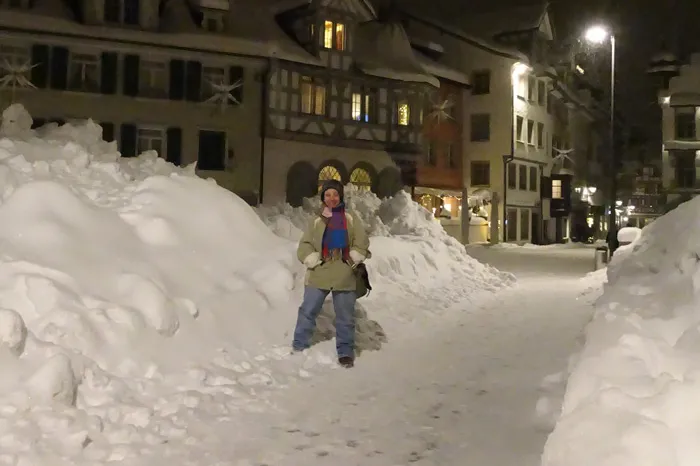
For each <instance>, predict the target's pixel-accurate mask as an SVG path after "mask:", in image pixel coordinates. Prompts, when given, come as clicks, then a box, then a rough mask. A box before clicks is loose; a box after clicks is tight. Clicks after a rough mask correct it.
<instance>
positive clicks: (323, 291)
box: [292, 180, 370, 368]
mask: <svg viewBox="0 0 700 466" xmlns="http://www.w3.org/2000/svg"><path fill="white" fill-rule="evenodd" d="M321 201H322V204H321V212H320V214H319V216H318V217H316V218H314V219H313V220H312V221H311V223H310V224H309V226H308V228H307V229H306V232H304V236H303V237H302V238H301V240H300V241H299V247H298V249H297V257H298V258H299V260H300V261H301V262H303V264H304V265H305V266H306V268H307V271H306V278H305V280H304V285H305V288H304V300H303V302H302V303H301V306H300V307H299V315H298V317H297V325H296V329H295V330H294V341H293V343H292V348H293V351H304V350H305V349H307V348H309V346H310V340H311V337H312V334H313V331H314V329H315V328H316V318H317V317H318V315H319V314H320V313H321V308H322V307H323V302H324V300H325V299H326V296H328V294H329V293H332V294H333V309H334V310H335V334H336V336H335V339H336V349H337V351H338V363H339V364H340V365H341V366H343V367H347V368H350V367H353V366H354V363H355V299H356V297H357V296H356V290H357V282H356V278H355V274H354V273H353V267H354V266H355V265H358V264H360V263H362V262H363V261H364V260H365V259H367V258H369V257H370V252H369V238H368V237H367V233H366V232H365V229H364V226H363V225H362V222H361V221H360V220H359V219H358V218H357V217H355V216H353V215H351V214H349V213H347V212H346V211H345V201H344V193H343V185H342V184H341V183H340V182H339V181H336V180H329V181H326V182H325V183H324V184H323V187H322V189H321Z"/></svg>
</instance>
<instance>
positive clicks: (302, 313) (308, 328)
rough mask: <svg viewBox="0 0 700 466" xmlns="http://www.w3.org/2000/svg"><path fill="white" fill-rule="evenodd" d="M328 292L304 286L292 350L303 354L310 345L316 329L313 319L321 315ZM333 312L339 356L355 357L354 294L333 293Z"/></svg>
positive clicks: (351, 292)
mask: <svg viewBox="0 0 700 466" xmlns="http://www.w3.org/2000/svg"><path fill="white" fill-rule="evenodd" d="M329 293H331V291H329V290H319V289H318V288H312V287H308V286H307V287H306V288H305V289H304V300H303V301H302V303H301V306H299V316H298V317H297V326H296V329H295V330H294V342H293V343H292V347H293V348H294V350H296V351H303V350H305V349H306V348H308V347H309V346H310V345H311V343H310V341H311V337H312V335H313V333H314V329H315V328H316V318H317V317H318V315H319V314H320V313H321V308H322V307H323V301H325V299H326V296H328V294H329ZM332 293H333V309H334V310H335V346H336V349H337V350H338V357H339V358H342V357H344V356H349V357H351V358H352V357H354V355H355V300H356V299H357V295H356V294H355V292H354V291H333V292H332Z"/></svg>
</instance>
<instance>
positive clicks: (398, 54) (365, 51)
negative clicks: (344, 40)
mask: <svg viewBox="0 0 700 466" xmlns="http://www.w3.org/2000/svg"><path fill="white" fill-rule="evenodd" d="M353 59H354V61H355V64H356V65H357V67H358V68H359V69H360V70H361V71H362V72H363V73H365V74H368V75H371V76H378V77H382V78H388V79H396V80H400V81H406V82H422V83H427V84H431V85H433V86H435V87H440V81H438V80H437V79H436V78H435V77H434V76H432V75H430V74H429V73H428V72H427V71H426V69H425V68H424V67H423V66H422V65H421V63H420V62H419V61H418V58H417V57H416V54H415V52H414V50H413V48H411V43H410V42H409V40H408V36H407V35H406V31H405V30H404V28H403V26H401V24H399V23H397V22H393V21H392V22H379V21H368V22H365V23H362V24H360V25H358V27H357V29H356V32H355V40H354V48H353Z"/></svg>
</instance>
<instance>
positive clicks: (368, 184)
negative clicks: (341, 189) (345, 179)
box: [350, 168, 372, 191]
mask: <svg viewBox="0 0 700 466" xmlns="http://www.w3.org/2000/svg"><path fill="white" fill-rule="evenodd" d="M350 183H352V184H354V185H355V186H357V189H359V190H360V191H369V190H371V189H372V177H371V176H370V174H369V172H368V171H367V170H365V169H364V168H356V169H354V170H353V171H352V173H350Z"/></svg>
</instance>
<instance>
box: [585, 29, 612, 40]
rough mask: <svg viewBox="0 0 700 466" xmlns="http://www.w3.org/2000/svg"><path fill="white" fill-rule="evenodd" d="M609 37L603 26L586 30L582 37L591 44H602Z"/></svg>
mask: <svg viewBox="0 0 700 466" xmlns="http://www.w3.org/2000/svg"><path fill="white" fill-rule="evenodd" d="M610 36H611V34H610V33H609V32H608V30H607V29H606V28H605V27H603V26H591V27H589V28H588V29H586V34H585V35H584V37H585V38H586V40H587V41H588V42H591V43H592V44H602V43H603V42H605V41H606V40H608V37H610Z"/></svg>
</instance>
